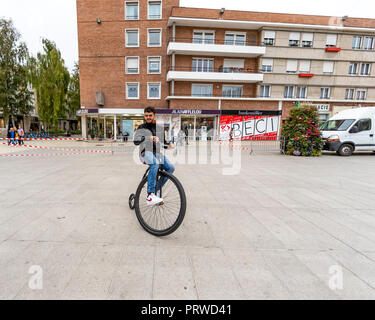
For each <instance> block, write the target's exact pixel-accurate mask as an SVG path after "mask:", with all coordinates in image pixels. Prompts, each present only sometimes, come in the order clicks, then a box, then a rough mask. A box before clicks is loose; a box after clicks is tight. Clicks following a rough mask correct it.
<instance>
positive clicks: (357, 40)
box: [353, 36, 362, 50]
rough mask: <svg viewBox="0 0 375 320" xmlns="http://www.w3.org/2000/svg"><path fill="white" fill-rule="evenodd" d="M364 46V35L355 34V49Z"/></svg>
mask: <svg viewBox="0 0 375 320" xmlns="http://www.w3.org/2000/svg"><path fill="white" fill-rule="evenodd" d="M361 48H362V37H359V36H354V37H353V50H359V49H361Z"/></svg>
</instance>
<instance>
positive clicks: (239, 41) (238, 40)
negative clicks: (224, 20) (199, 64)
mask: <svg viewBox="0 0 375 320" xmlns="http://www.w3.org/2000/svg"><path fill="white" fill-rule="evenodd" d="M225 44H226V45H228V46H244V45H246V33H235V32H226V33H225Z"/></svg>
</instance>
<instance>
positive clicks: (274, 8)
mask: <svg viewBox="0 0 375 320" xmlns="http://www.w3.org/2000/svg"><path fill="white" fill-rule="evenodd" d="M103 1H105V0H103ZM180 5H181V6H183V7H197V8H215V9H218V8H227V9H232V10H249V11H265V12H280V13H303V14H317V15H327V16H344V15H349V16H351V17H364V18H374V19H375V1H373V0H355V1H354V0H310V1H301V0H282V1H280V0H258V1H249V0H230V1H229V0H204V1H203V0H180ZM0 17H5V18H12V19H13V21H14V24H15V26H16V28H17V29H18V31H20V32H21V34H22V37H23V41H25V42H26V43H27V46H28V47H29V49H30V51H31V52H32V53H33V54H36V53H37V52H38V51H40V50H41V38H43V37H44V38H48V39H50V40H53V41H55V42H56V44H57V46H58V48H59V49H60V50H61V52H62V55H63V58H64V60H65V62H66V65H67V66H68V67H69V69H70V70H72V68H73V65H74V62H75V61H78V43H77V14H76V0H0Z"/></svg>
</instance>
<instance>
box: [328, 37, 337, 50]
mask: <svg viewBox="0 0 375 320" xmlns="http://www.w3.org/2000/svg"><path fill="white" fill-rule="evenodd" d="M336 46H337V34H327V42H326V47H327V48H330V47H336Z"/></svg>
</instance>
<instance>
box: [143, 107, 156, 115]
mask: <svg viewBox="0 0 375 320" xmlns="http://www.w3.org/2000/svg"><path fill="white" fill-rule="evenodd" d="M146 112H148V113H150V112H152V113H153V114H156V111H155V108H154V107H146V108H145V110H144V113H146Z"/></svg>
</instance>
